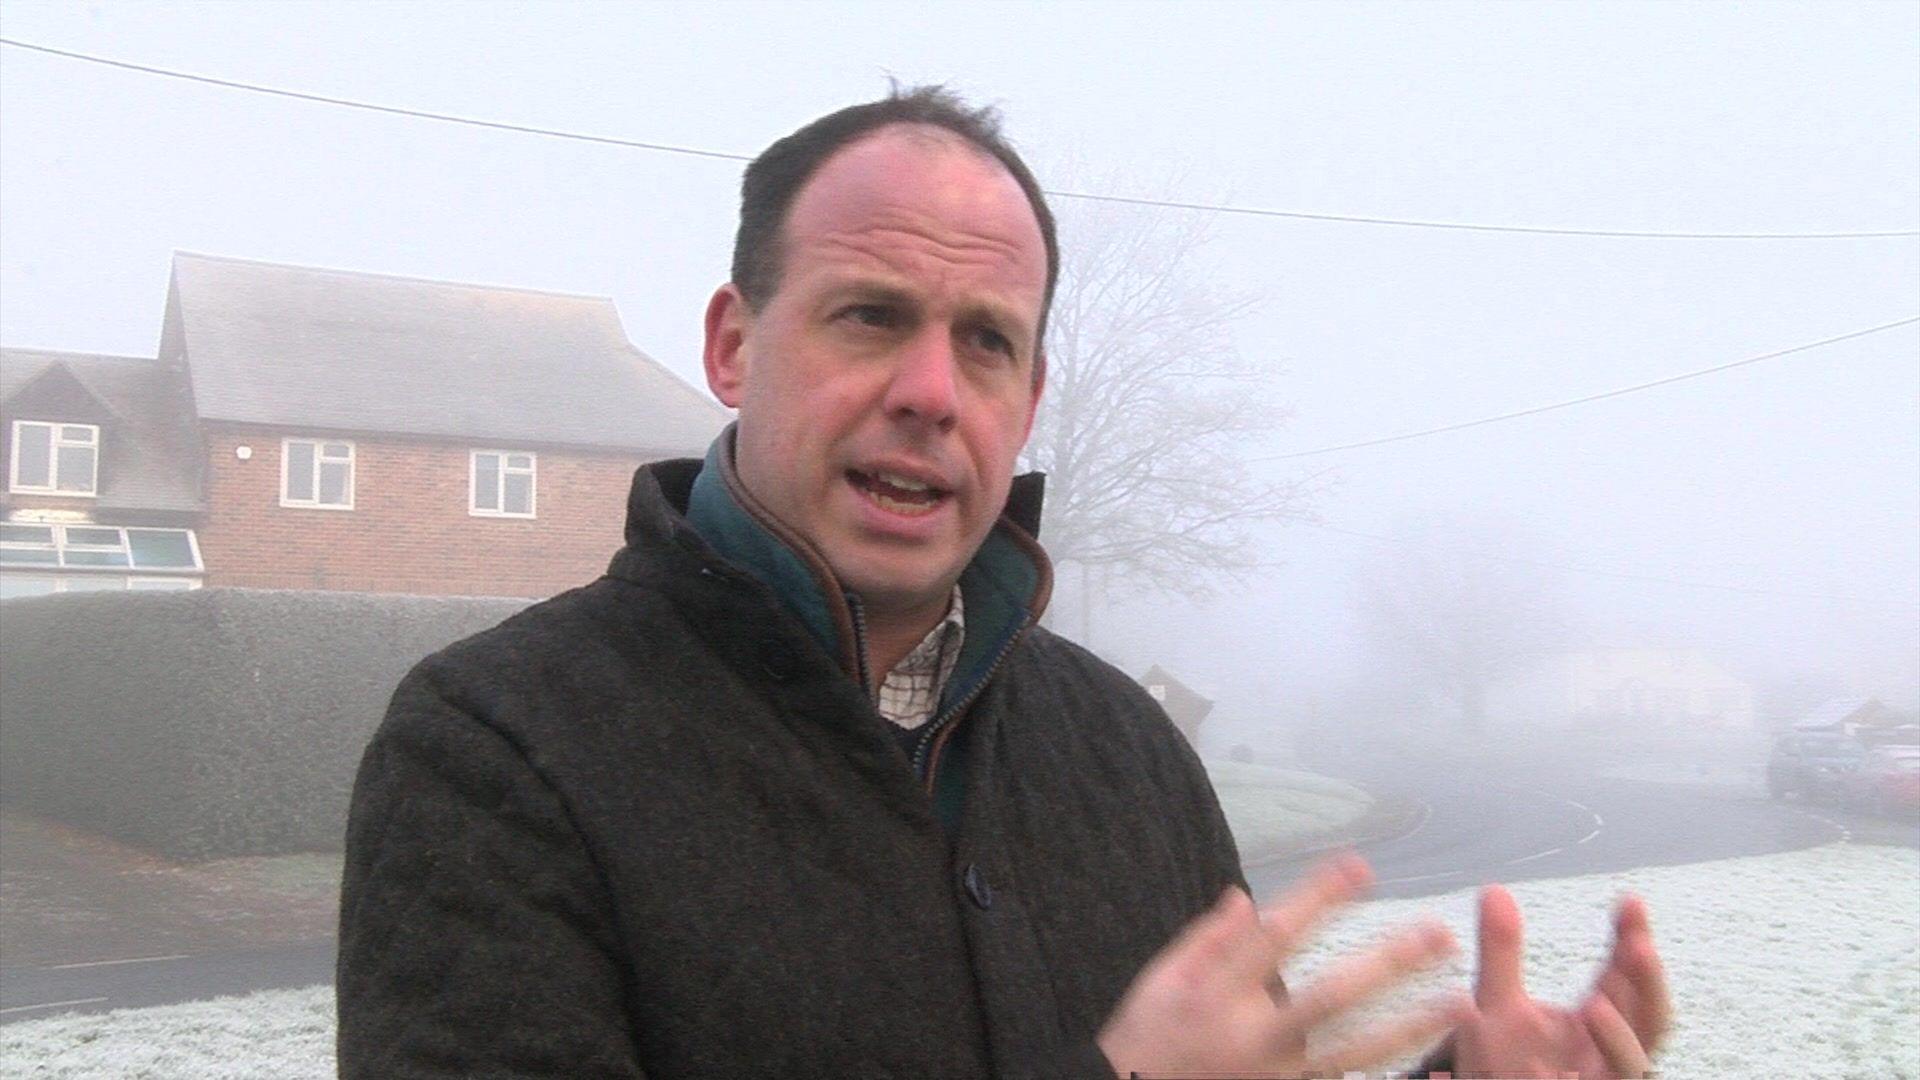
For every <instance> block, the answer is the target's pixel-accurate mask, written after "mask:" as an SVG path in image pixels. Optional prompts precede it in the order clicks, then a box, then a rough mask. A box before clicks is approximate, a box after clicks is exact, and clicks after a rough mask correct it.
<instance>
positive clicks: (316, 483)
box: [280, 437, 360, 510]
mask: <svg viewBox="0 0 1920 1080" xmlns="http://www.w3.org/2000/svg"><path fill="white" fill-rule="evenodd" d="M295 443H305V444H307V445H309V446H311V447H313V498H311V499H294V498H289V497H288V495H287V468H288V465H289V463H290V462H291V461H292V460H293V454H292V453H291V452H290V451H291V448H292V446H293V444H295ZM328 443H334V444H336V445H340V446H344V447H346V448H347V501H346V502H344V503H328V502H321V501H320V462H321V456H320V451H321V450H323V449H325V448H326V446H327V444H328ZM359 459H360V448H359V447H358V446H356V445H354V443H353V440H351V439H320V438H306V437H302V438H292V437H289V438H285V439H281V440H280V505H281V506H284V507H287V508H289V509H295V510H352V509H353V489H354V486H355V482H356V481H357V480H358V479H359V472H360V468H359ZM331 460H335V461H338V460H339V459H338V458H334V459H331Z"/></svg>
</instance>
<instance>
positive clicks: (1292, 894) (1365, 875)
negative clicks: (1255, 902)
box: [1260, 852, 1373, 960]
mask: <svg viewBox="0 0 1920 1080" xmlns="http://www.w3.org/2000/svg"><path fill="white" fill-rule="evenodd" d="M1372 883H1373V871H1372V870H1371V869H1369V868H1368V866H1367V862H1366V860H1365V859H1362V858H1361V857H1360V856H1358V855H1355V854H1353V853H1352V852H1342V853H1341V854H1339V855H1335V856H1334V857H1332V858H1330V859H1326V860H1323V861H1321V862H1320V863H1318V864H1316V865H1315V866H1314V867H1313V869H1312V870H1310V871H1308V872H1307V876H1306V878H1305V880H1303V881H1301V882H1300V884H1298V885H1296V886H1294V887H1293V888H1292V889H1289V890H1288V891H1287V892H1286V894H1285V895H1283V896H1281V897H1280V898H1279V899H1278V900H1275V901H1274V902H1272V903H1270V904H1268V905H1267V907H1266V909H1265V910H1264V911H1262V912H1261V913H1260V922H1261V924H1262V925H1263V926H1265V927H1266V928H1267V933H1268V934H1269V935H1270V936H1271V937H1272V938H1273V941H1274V945H1275V947H1276V948H1277V949H1278V952H1279V958H1280V959H1281V960H1284V959H1286V958H1287V957H1288V956H1290V955H1292V954H1293V952H1294V951H1295V950H1296V949H1298V948H1299V947H1300V944H1301V942H1303V941H1304V940H1305V939H1306V936H1307V932H1308V931H1310V930H1312V929H1313V927H1314V926H1315V925H1317V924H1318V923H1319V922H1321V921H1322V920H1323V919H1325V918H1326V917H1327V915H1328V914H1330V913H1331V912H1332V911H1333V910H1334V909H1335V908H1337V907H1339V906H1340V905H1342V904H1345V903H1348V902H1349V901H1351V900H1352V899H1353V898H1354V897H1356V896H1359V895H1360V894H1361V893H1362V892H1365V891H1366V889H1367V886H1369V885H1371V884H1372Z"/></svg>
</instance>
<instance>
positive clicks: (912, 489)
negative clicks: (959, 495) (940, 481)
mask: <svg viewBox="0 0 1920 1080" xmlns="http://www.w3.org/2000/svg"><path fill="white" fill-rule="evenodd" d="M847 482H848V483H850V484H852V485H853V486H854V487H855V488H856V489H858V490H859V491H860V492H862V493H863V494H865V495H866V497H867V498H868V499H870V500H872V501H873V503H874V505H876V506H878V507H880V508H881V509H882V510H886V511H889V512H891V513H895V514H901V515H904V516H907V517H918V516H920V515H922V514H930V513H932V512H933V511H934V510H935V508H937V507H938V506H939V505H940V504H941V503H943V502H945V501H946V500H947V497H948V496H950V495H951V494H952V492H950V491H947V490H946V489H944V488H938V487H935V486H933V485H932V484H929V483H926V482H925V481H921V480H915V479H913V478H912V477H910V476H902V475H900V474H899V473H895V472H886V471H884V470H883V471H878V472H861V471H860V470H858V469H848V470H847Z"/></svg>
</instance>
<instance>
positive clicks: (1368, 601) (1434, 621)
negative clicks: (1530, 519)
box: [1357, 529, 1576, 734]
mask: <svg viewBox="0 0 1920 1080" xmlns="http://www.w3.org/2000/svg"><path fill="white" fill-rule="evenodd" d="M1442 531H1443V532H1444V531H1445V530H1442ZM1503 541H1504V542H1503ZM1511 541H1512V538H1511V537H1510V536H1506V535H1505V534H1501V533H1496V532H1491V531H1488V530H1484V529H1483V530H1477V531H1474V532H1470V533H1468V534H1465V535H1463V536H1455V537H1453V538H1451V539H1442V540H1440V541H1437V542H1435V546H1432V547H1409V548H1404V549H1400V550H1396V551H1393V552H1391V553H1390V555H1388V556H1384V557H1381V558H1378V559H1374V560H1370V561H1368V562H1366V563H1365V564H1364V565H1363V568H1362V569H1361V571H1360V578H1359V580H1358V582H1357V591H1358V593H1359V606H1358V615H1359V619H1360V629H1361V632H1362V635H1363V637H1364V638H1365V639H1366V640H1367V643H1368V645H1369V648H1370V652H1371V658H1372V661H1373V662H1372V664H1371V665H1369V666H1370V667H1371V668H1372V670H1373V672H1374V675H1373V676H1372V677H1371V678H1372V679H1374V680H1376V681H1378V682H1379V683H1381V687H1380V689H1383V690H1388V691H1389V692H1391V690H1392V689H1398V690H1401V691H1403V692H1407V693H1410V694H1411V695H1412V696H1414V697H1415V698H1423V699H1426V700H1428V701H1430V702H1436V703H1438V704H1440V705H1442V706H1443V707H1445V708H1447V710H1448V711H1450V712H1453V713H1455V714H1456V715H1457V717H1458V719H1459V720H1460V723H1461V725H1462V727H1463V728H1464V729H1465V730H1467V731H1468V732H1470V733H1474V734H1479V733H1481V732H1482V731H1483V730H1484V727H1485V724H1486V720H1487V692H1488V690H1489V689H1490V688H1491V687H1492V686H1493V685H1494V683H1495V682H1497V681H1498V680H1499V679H1501V678H1503V677H1505V676H1507V675H1509V674H1512V673H1514V672H1517V671H1519V670H1521V669H1524V668H1525V667H1527V666H1528V665H1529V664H1531V663H1534V662H1536V661H1539V660H1541V659H1543V658H1545V657H1546V656H1548V655H1549V654H1551V653H1553V652H1555V651H1558V650H1560V649H1564V648H1566V647H1568V646H1569V645H1571V644H1572V643H1573V642H1574V640H1575V638H1576V630H1575V627H1574V624H1573V619H1572V615H1571V609H1570V607H1569V604H1568V601H1567V600H1566V599H1565V597H1564V596H1563V594H1562V593H1561V591H1560V590H1559V589H1558V588H1556V587H1555V584H1556V583H1554V582H1551V581H1549V580H1547V579H1546V578H1545V577H1544V576H1543V575H1542V574H1541V573H1538V572H1536V571H1534V570H1532V569H1531V568H1529V566H1528V565H1527V564H1525V563H1518V562H1510V561H1509V562H1496V561H1492V560H1490V559H1488V558H1487V557H1486V556H1488V555H1499V554H1501V553H1503V552H1507V551H1511V550H1513V544H1512V542H1511ZM1389 684H1390V685H1389Z"/></svg>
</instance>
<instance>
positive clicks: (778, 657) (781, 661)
mask: <svg viewBox="0 0 1920 1080" xmlns="http://www.w3.org/2000/svg"><path fill="white" fill-rule="evenodd" d="M760 670H762V671H764V672H766V673H767V677H768V678H770V679H772V680H773V681H774V682H786V681H787V680H788V679H791V678H793V676H794V670H795V669H794V658H793V652H792V650H790V649H788V648H787V647H786V646H785V645H782V644H780V643H779V642H777V641H769V642H767V643H766V644H765V645H762V646H761V647H760Z"/></svg>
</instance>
